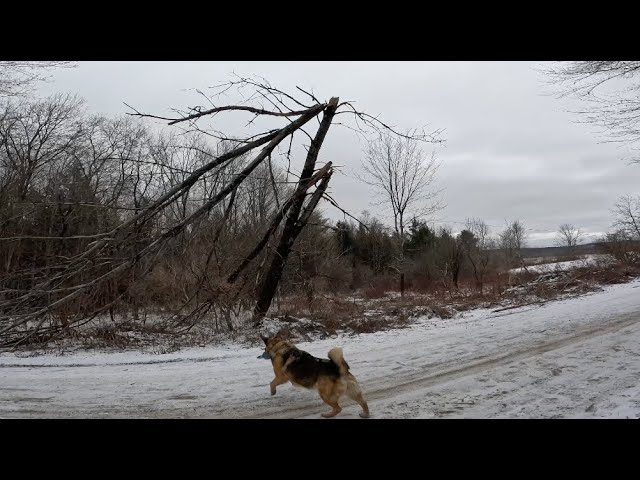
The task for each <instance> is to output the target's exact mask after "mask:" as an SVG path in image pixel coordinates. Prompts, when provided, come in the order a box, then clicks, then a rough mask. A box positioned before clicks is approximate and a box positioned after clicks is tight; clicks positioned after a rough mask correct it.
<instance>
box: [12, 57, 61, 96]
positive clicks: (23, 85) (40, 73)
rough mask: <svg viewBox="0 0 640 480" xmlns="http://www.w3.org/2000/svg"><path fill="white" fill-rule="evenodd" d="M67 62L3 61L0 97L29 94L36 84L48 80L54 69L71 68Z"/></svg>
mask: <svg viewBox="0 0 640 480" xmlns="http://www.w3.org/2000/svg"><path fill="white" fill-rule="evenodd" d="M73 65H74V64H73V62H67V61H46V62H26V61H5V62H0V97H19V96H23V95H26V94H27V93H29V92H30V91H31V90H32V89H33V88H34V85H35V84H36V83H37V82H41V81H44V80H46V79H47V78H48V76H49V75H47V72H49V71H51V70H53V69H55V68H68V67H72V66H73Z"/></svg>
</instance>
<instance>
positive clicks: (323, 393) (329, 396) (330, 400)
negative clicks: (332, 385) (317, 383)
mask: <svg viewBox="0 0 640 480" xmlns="http://www.w3.org/2000/svg"><path fill="white" fill-rule="evenodd" d="M318 392H319V393H320V398H322V400H323V401H324V403H326V404H327V405H329V406H330V407H331V408H332V409H333V410H331V411H330V412H327V413H323V414H322V416H323V417H324V418H331V417H335V416H336V415H337V414H339V413H340V412H341V411H342V407H340V405H338V399H339V395H336V394H335V392H333V389H332V390H330V391H327V390H325V389H322V388H319V389H318Z"/></svg>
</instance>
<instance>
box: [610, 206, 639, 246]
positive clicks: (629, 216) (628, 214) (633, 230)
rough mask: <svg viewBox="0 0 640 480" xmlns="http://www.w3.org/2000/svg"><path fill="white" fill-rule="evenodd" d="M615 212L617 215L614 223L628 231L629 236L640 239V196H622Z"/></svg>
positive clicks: (622, 229) (620, 228) (615, 207)
mask: <svg viewBox="0 0 640 480" xmlns="http://www.w3.org/2000/svg"><path fill="white" fill-rule="evenodd" d="M613 213H614V215H615V216H616V218H615V221H614V223H613V225H614V226H615V227H617V228H618V229H619V230H621V231H624V232H626V234H627V236H628V237H629V238H631V239H635V240H640V196H631V195H623V196H621V197H620V198H618V201H617V202H616V204H615V206H614V209H613Z"/></svg>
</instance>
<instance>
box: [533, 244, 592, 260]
mask: <svg viewBox="0 0 640 480" xmlns="http://www.w3.org/2000/svg"><path fill="white" fill-rule="evenodd" d="M596 249H597V244H595V243H585V244H584V245H577V246H576V247H575V248H573V249H569V247H540V248H523V249H522V257H523V258H534V257H561V256H563V255H569V254H574V255H588V254H591V253H597V251H596Z"/></svg>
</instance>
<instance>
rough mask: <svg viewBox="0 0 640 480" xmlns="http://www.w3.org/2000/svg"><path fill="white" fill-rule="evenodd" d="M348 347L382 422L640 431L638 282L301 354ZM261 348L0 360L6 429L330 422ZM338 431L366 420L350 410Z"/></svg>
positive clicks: (348, 406)
mask: <svg viewBox="0 0 640 480" xmlns="http://www.w3.org/2000/svg"><path fill="white" fill-rule="evenodd" d="M299 346H300V347H301V348H303V349H305V350H307V351H309V352H310V353H312V354H314V355H316V356H322V357H324V356H326V352H327V351H328V350H329V349H330V348H331V347H333V346H341V347H343V349H344V355H345V358H346V359H347V361H348V362H349V364H350V365H351V370H352V373H353V374H354V375H355V376H356V377H357V378H358V380H359V381H360V384H361V385H362V387H363V390H364V392H365V397H366V398H367V400H368V401H369V405H370V408H371V412H372V417H373V418H496V417H497V418H568V417H569V418H571V417H577V418H595V417H598V418H600V417H617V418H638V417H640V281H638V280H636V281H634V282H631V283H629V284H624V285H616V286H611V287H607V288H606V289H605V291H604V292H599V293H595V294H591V295H588V296H584V297H580V298H575V299H570V300H564V301H557V302H551V303H548V304H546V305H543V306H537V307H524V308H520V309H514V310H507V311H502V312H493V311H491V310H477V311H473V312H469V313H467V314H465V316H464V318H458V319H450V320H434V319H432V320H423V321H421V322H419V323H417V324H415V325H413V326H412V327H410V328H406V329H401V330H394V331H389V332H378V333H374V334H368V335H360V336H357V337H356V336H354V337H342V338H338V339H329V340H322V341H315V342H312V343H301V344H299ZM260 353H261V350H260V349H258V348H253V349H244V348H239V347H233V346H229V347H226V348H222V347H205V348H199V349H189V350H184V351H181V352H176V353H173V354H167V355H151V354H142V353H131V352H126V353H78V354H73V355H68V356H62V357H60V356H58V357H56V356H49V355H43V356H37V357H29V358H19V357H16V356H15V355H12V354H2V355H0V417H2V418H36V417H48V418H68V417H78V418H87V417H91V418H131V417H135V418H292V417H296V418H300V417H302V418H304V417H308V418H319V413H321V412H324V411H325V410H327V407H326V405H324V404H322V402H321V400H320V398H319V397H318V395H317V393H316V392H312V391H306V390H299V389H296V388H294V387H292V386H291V385H283V386H281V387H279V389H278V393H277V395H276V396H274V397H271V396H270V395H269V388H268V383H269V382H270V380H271V378H272V370H271V365H270V363H269V362H268V361H265V360H262V359H257V358H256V357H257V356H258V355H259V354H260ZM343 407H344V410H343V412H342V413H341V414H340V415H339V416H338V417H337V418H358V417H357V413H358V407H357V405H355V404H353V403H350V402H348V401H346V402H344V404H343Z"/></svg>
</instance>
